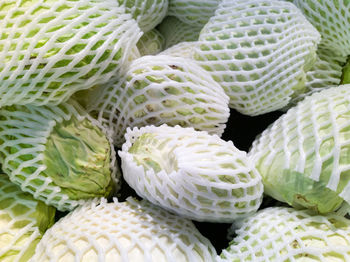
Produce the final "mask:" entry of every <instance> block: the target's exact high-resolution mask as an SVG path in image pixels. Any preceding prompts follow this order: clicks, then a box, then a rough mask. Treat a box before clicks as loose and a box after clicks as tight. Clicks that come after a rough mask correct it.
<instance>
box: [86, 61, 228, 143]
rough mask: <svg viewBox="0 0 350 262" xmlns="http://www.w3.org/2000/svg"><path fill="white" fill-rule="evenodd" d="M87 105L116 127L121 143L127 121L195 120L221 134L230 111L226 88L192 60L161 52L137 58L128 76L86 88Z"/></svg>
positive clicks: (142, 123) (115, 134)
mask: <svg viewBox="0 0 350 262" xmlns="http://www.w3.org/2000/svg"><path fill="white" fill-rule="evenodd" d="M87 95H88V96H89V97H90V98H87V100H88V101H91V103H88V105H87V106H86V107H87V110H88V112H90V113H91V114H92V115H93V116H94V117H96V118H97V119H98V120H99V121H100V122H101V123H102V124H103V125H104V126H106V128H108V129H112V130H113V138H114V143H115V144H116V145H117V146H120V145H121V144H122V143H123V142H124V141H125V140H124V134H125V132H126V129H127V127H129V126H130V127H134V126H145V125H151V124H153V125H161V124H164V123H166V124H168V125H172V126H173V125H177V124H178V125H181V126H192V127H194V128H195V129H197V130H206V131H208V132H209V133H212V134H218V135H221V134H222V133H223V132H224V129H225V127H226V124H225V123H226V122H227V120H228V117H229V113H230V112H229V107H228V100H229V99H228V97H227V95H226V94H225V92H224V91H223V89H222V88H221V87H220V86H219V85H218V84H217V83H216V82H215V81H214V80H213V79H212V78H211V76H210V75H208V74H207V72H206V71H205V70H203V69H202V68H201V67H200V66H198V65H196V64H195V63H194V62H193V61H192V60H189V59H185V58H181V57H173V56H165V55H157V56H143V57H141V58H140V59H137V60H134V61H133V63H132V64H131V66H130V69H129V71H128V72H127V73H126V75H125V77H124V78H123V79H120V80H119V81H118V82H116V83H111V84H109V85H108V86H101V87H100V88H98V89H96V90H93V91H92V92H91V93H90V94H87Z"/></svg>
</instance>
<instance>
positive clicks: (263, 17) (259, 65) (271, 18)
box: [193, 0, 320, 116]
mask: <svg viewBox="0 0 350 262" xmlns="http://www.w3.org/2000/svg"><path fill="white" fill-rule="evenodd" d="M319 40H320V35H319V33H318V32H317V30H316V29H315V28H314V27H313V26H312V25H311V24H310V23H309V22H308V21H307V20H306V18H305V17H304V16H303V14H302V13H301V12H300V10H298V8H296V6H295V5H293V4H291V3H288V2H284V1H278V0H272V1H264V0H249V1H246V0H236V1H229V0H227V1H222V2H221V3H220V5H219V7H218V8H217V9H216V12H215V14H214V16H212V17H211V18H210V19H209V21H208V23H207V24H206V25H205V26H204V27H203V29H202V30H201V32H200V35H199V38H198V42H199V44H198V45H196V46H195V47H194V52H193V53H194V54H193V57H194V59H195V60H197V63H198V64H199V65H201V66H202V67H203V68H204V69H205V70H207V71H208V73H209V74H210V75H212V77H213V78H214V80H216V81H217V82H218V83H219V84H220V85H221V86H222V87H223V88H224V90H225V92H226V94H227V95H228V96H229V97H230V107H231V108H234V109H236V110H238V111H239V112H241V113H243V114H246V115H250V116H255V115H260V114H264V113H267V112H271V111H274V110H278V109H281V108H283V107H285V106H286V105H287V104H288V103H289V102H290V101H291V99H292V98H294V97H295V96H297V95H298V94H300V93H303V92H304V91H305V81H306V72H307V71H308V70H310V69H311V68H312V66H313V64H314V62H315V60H316V49H317V43H318V42H319Z"/></svg>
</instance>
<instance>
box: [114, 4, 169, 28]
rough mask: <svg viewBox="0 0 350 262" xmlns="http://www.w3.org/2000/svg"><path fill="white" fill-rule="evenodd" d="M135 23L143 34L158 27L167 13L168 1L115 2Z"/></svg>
mask: <svg viewBox="0 0 350 262" xmlns="http://www.w3.org/2000/svg"><path fill="white" fill-rule="evenodd" d="M117 1H118V3H119V4H120V5H122V6H124V7H125V9H126V12H128V13H130V14H131V15H132V17H133V18H134V19H135V20H136V21H137V23H138V25H139V26H140V28H141V30H142V31H143V32H148V31H150V30H152V29H153V28H155V27H156V25H158V24H159V23H160V22H161V21H162V20H163V18H164V17H165V15H166V13H167V11H168V0H117Z"/></svg>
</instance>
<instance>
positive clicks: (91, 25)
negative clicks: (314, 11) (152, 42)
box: [0, 0, 141, 106]
mask: <svg viewBox="0 0 350 262" xmlns="http://www.w3.org/2000/svg"><path fill="white" fill-rule="evenodd" d="M124 11H125V10H124V8H122V7H119V6H118V4H117V3H116V2H115V1H112V0H107V1H103V2H101V1H94V0H93V1H90V0H59V1H44V0H32V1H21V2H18V1H14V0H5V1H3V2H2V4H1V5H0V35H1V37H0V61H2V63H1V64H0V82H1V88H0V106H4V105H12V104H22V105H23V104H34V105H44V104H48V103H52V104H59V103H61V102H63V101H65V100H67V99H68V98H69V97H70V96H71V95H72V94H73V93H74V92H76V91H78V90H82V89H87V88H90V87H92V86H93V85H95V84H98V83H103V82H106V81H108V80H109V79H110V78H112V77H113V76H115V75H116V73H117V72H118V71H119V70H120V68H121V67H123V66H125V65H126V64H127V62H128V56H129V55H130V50H131V49H132V48H133V47H135V46H136V42H137V41H138V39H139V37H140V36H141V32H140V29H139V28H138V25H137V23H136V22H135V21H134V20H133V19H132V18H131V16H130V15H129V14H125V13H124Z"/></svg>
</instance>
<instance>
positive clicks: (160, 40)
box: [137, 29, 165, 56]
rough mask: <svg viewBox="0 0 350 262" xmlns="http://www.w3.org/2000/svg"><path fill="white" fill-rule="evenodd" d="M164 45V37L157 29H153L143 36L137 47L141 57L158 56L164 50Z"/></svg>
mask: <svg viewBox="0 0 350 262" xmlns="http://www.w3.org/2000/svg"><path fill="white" fill-rule="evenodd" d="M164 43H165V40H164V37H163V35H162V34H161V33H159V31H158V30H157V29H152V30H150V31H148V32H147V33H144V34H143V35H142V37H141V38H140V40H139V41H138V42H137V47H138V49H139V51H140V54H141V56H144V55H156V54H158V53H159V52H161V51H162V50H163V47H164Z"/></svg>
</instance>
